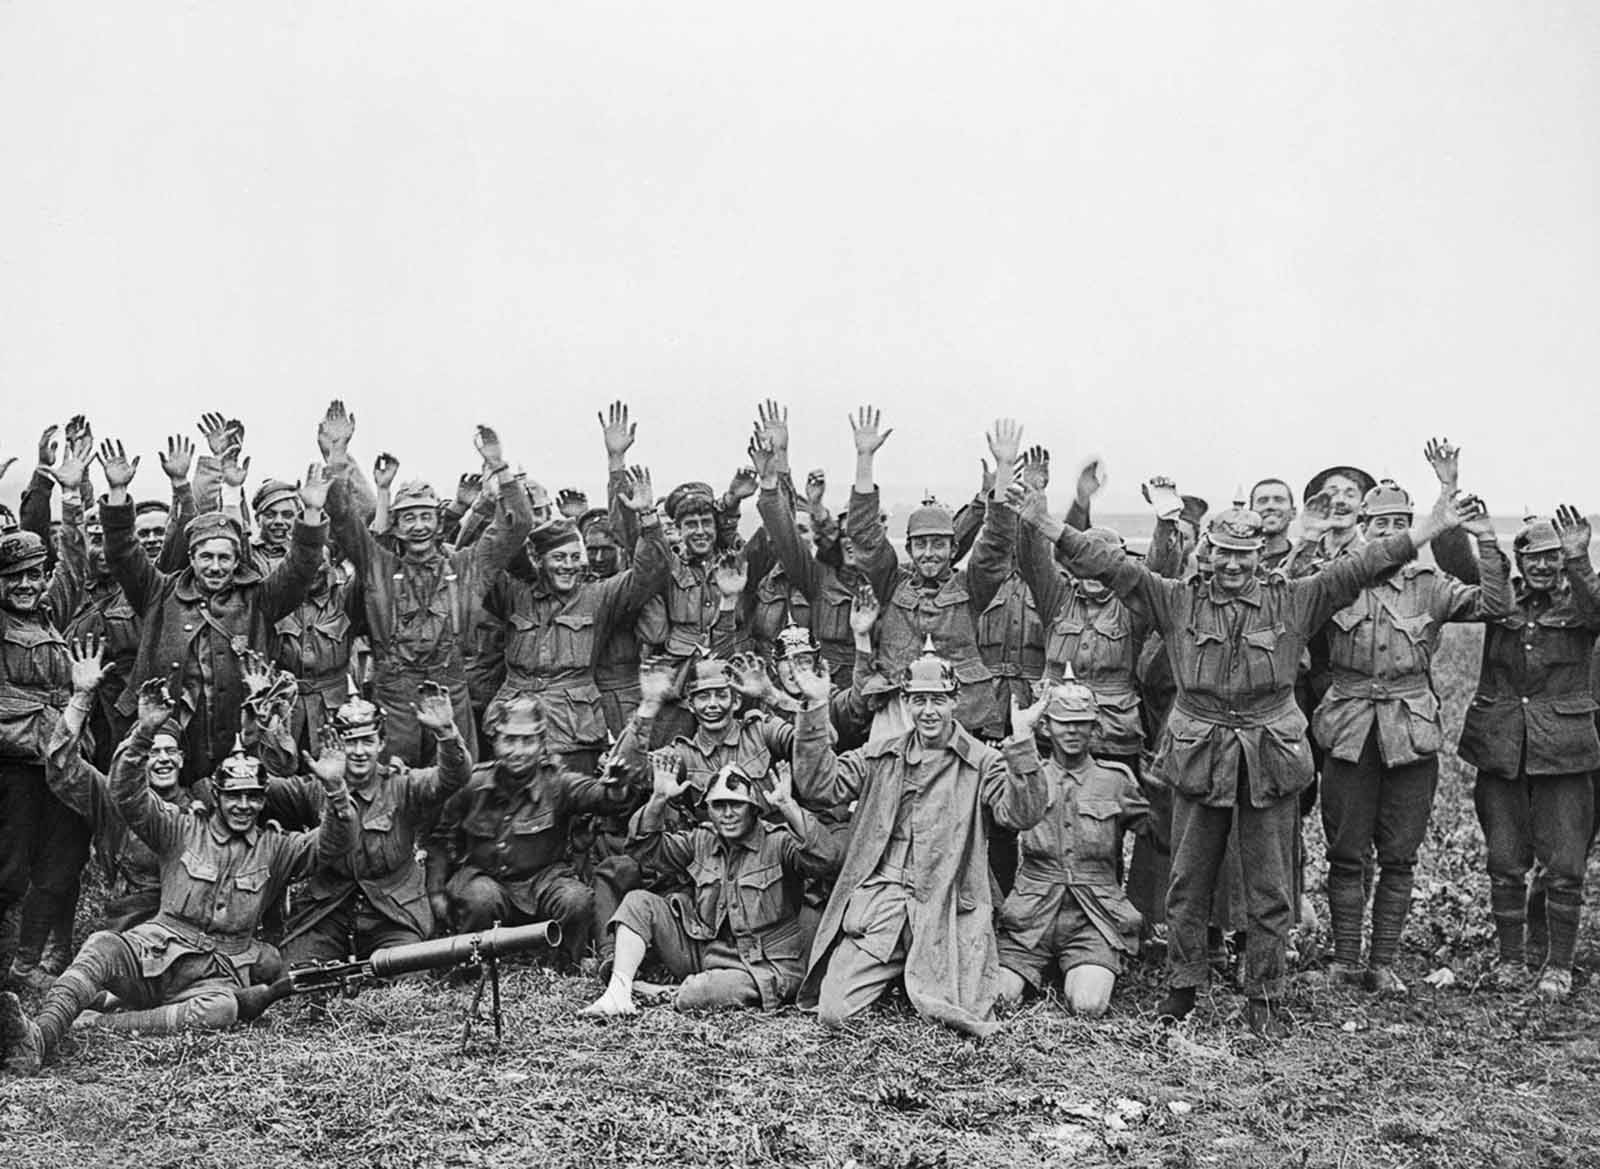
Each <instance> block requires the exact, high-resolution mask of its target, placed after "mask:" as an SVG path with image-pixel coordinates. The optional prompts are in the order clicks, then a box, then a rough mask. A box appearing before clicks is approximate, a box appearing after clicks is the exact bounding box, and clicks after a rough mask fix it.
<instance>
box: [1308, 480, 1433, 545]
mask: <svg viewBox="0 0 1600 1169" xmlns="http://www.w3.org/2000/svg"><path fill="white" fill-rule="evenodd" d="M1450 490H1452V491H1453V490H1454V488H1451V489H1450ZM1332 516H1333V496H1332V494H1330V493H1329V492H1328V491H1327V490H1322V491H1319V492H1317V493H1316V494H1315V495H1310V496H1307V497H1306V500H1305V504H1304V506H1302V507H1301V509H1300V530H1301V532H1302V533H1303V534H1304V535H1305V538H1306V539H1307V540H1316V539H1319V538H1321V536H1322V533H1323V532H1326V531H1327V530H1328V522H1329V520H1330V519H1331V518H1332Z"/></svg>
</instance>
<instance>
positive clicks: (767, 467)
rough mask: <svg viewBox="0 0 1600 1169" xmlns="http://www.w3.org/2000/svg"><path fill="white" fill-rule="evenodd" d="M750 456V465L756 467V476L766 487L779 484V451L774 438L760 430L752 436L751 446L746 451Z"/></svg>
mask: <svg viewBox="0 0 1600 1169" xmlns="http://www.w3.org/2000/svg"><path fill="white" fill-rule="evenodd" d="M746 453H747V454H748V455H749V456H750V465H751V467H753V468H754V469H755V473H756V478H757V479H758V480H760V482H761V486H762V487H764V488H772V487H776V486H777V485H778V452H777V451H776V450H774V449H773V446H772V440H771V439H770V438H768V437H767V436H766V435H764V434H762V433H761V432H760V431H759V430H758V431H756V433H755V434H753V435H751V436H750V447H749V450H748V451H747V452H746Z"/></svg>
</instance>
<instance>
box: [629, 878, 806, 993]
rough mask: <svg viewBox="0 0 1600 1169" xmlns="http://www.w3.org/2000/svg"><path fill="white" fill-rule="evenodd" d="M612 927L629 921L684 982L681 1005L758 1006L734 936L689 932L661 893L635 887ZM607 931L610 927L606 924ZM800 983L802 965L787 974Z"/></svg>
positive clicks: (753, 979)
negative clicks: (708, 937) (706, 938)
mask: <svg viewBox="0 0 1600 1169" xmlns="http://www.w3.org/2000/svg"><path fill="white" fill-rule="evenodd" d="M609 925H610V926H611V927H613V928H614V927H616V926H626V927H627V928H628V929H630V930H632V931H633V932H634V933H636V934H638V935H639V936H640V937H641V938H643V939H644V941H645V945H646V946H648V947H649V948H650V950H652V951H654V952H655V955H656V957H657V958H658V959H660V961H661V964H662V965H663V966H665V967H666V968H667V969H668V970H669V971H670V972H671V973H672V976H673V977H674V978H676V979H678V980H679V982H680V983H681V984H682V985H681V986H680V987H679V988H678V999H677V1003H676V1006H677V1008H678V1009H679V1010H680V1011H712V1010H726V1009H729V1008H733V1007H759V1006H760V1005H761V991H760V989H759V988H757V986H756V980H755V978H754V977H752V975H751V974H750V971H749V970H748V969H746V967H745V964H744V960H743V959H742V958H740V957H739V951H738V949H737V948H736V947H735V946H734V944H733V942H732V941H731V940H729V939H728V938H726V937H721V936H719V937H716V938H713V939H712V940H710V941H700V940H698V939H696V938H691V937H690V936H689V932H688V931H687V930H686V929H684V928H683V922H682V921H681V920H679V918H678V915H677V914H675V913H673V912H672V903H671V902H670V901H668V900H667V899H666V898H665V897H663V896H661V895H660V894H659V893H649V892H646V891H645V890H643V889H636V890H634V891H633V892H632V893H629V894H628V895H627V896H626V897H624V898H623V899H622V904H621V905H620V906H619V907H618V908H617V912H616V913H615V914H614V915H613V916H612V918H611V920H610V922H609ZM606 932H607V933H611V932H612V930H611V929H608V930H607V931H606ZM789 981H790V984H791V990H790V993H791V994H792V993H793V987H795V986H798V985H799V981H800V974H799V970H798V968H797V969H796V970H795V971H794V972H793V976H792V977H791V979H790V980H789Z"/></svg>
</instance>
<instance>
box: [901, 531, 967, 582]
mask: <svg viewBox="0 0 1600 1169" xmlns="http://www.w3.org/2000/svg"><path fill="white" fill-rule="evenodd" d="M955 547H956V543H955V541H954V540H952V539H951V538H950V537H949V536H912V537H911V539H910V540H908V541H906V550H907V551H908V552H910V553H911V563H912V564H913V565H914V566H915V567H916V570H917V575H918V576H920V577H922V579H923V580H938V579H939V578H940V577H941V576H943V575H944V574H945V572H946V571H947V570H948V569H949V568H950V560H951V557H952V556H953V555H954V553H955Z"/></svg>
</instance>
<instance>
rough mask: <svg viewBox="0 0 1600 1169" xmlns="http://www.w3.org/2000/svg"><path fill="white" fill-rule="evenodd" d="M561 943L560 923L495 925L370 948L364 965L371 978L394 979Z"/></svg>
mask: <svg viewBox="0 0 1600 1169" xmlns="http://www.w3.org/2000/svg"><path fill="white" fill-rule="evenodd" d="M560 944H561V923H560V922H558V921H539V922H534V923H533V924H532V925H513V926H495V927H494V928H492V929H486V930H481V931H479V932H478V933H474V934H453V935H451V936H450V937H448V938H434V939H432V940H431V941H426V942H412V943H411V944H410V945H406V946H386V947H384V948H383V949H381V950H374V951H373V952H372V955H371V957H369V958H368V959H367V961H366V965H367V966H369V967H370V968H371V976H372V977H373V978H396V977H399V976H400V975H402V974H411V973H413V972H414V971H417V970H440V969H443V968H445V967H451V966H473V965H477V964H478V963H480V962H487V961H489V960H490V959H494V958H504V957H506V956H507V955H509V954H520V953H523V952H524V951H526V950H535V949H538V948H539V947H540V946H559V945H560Z"/></svg>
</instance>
